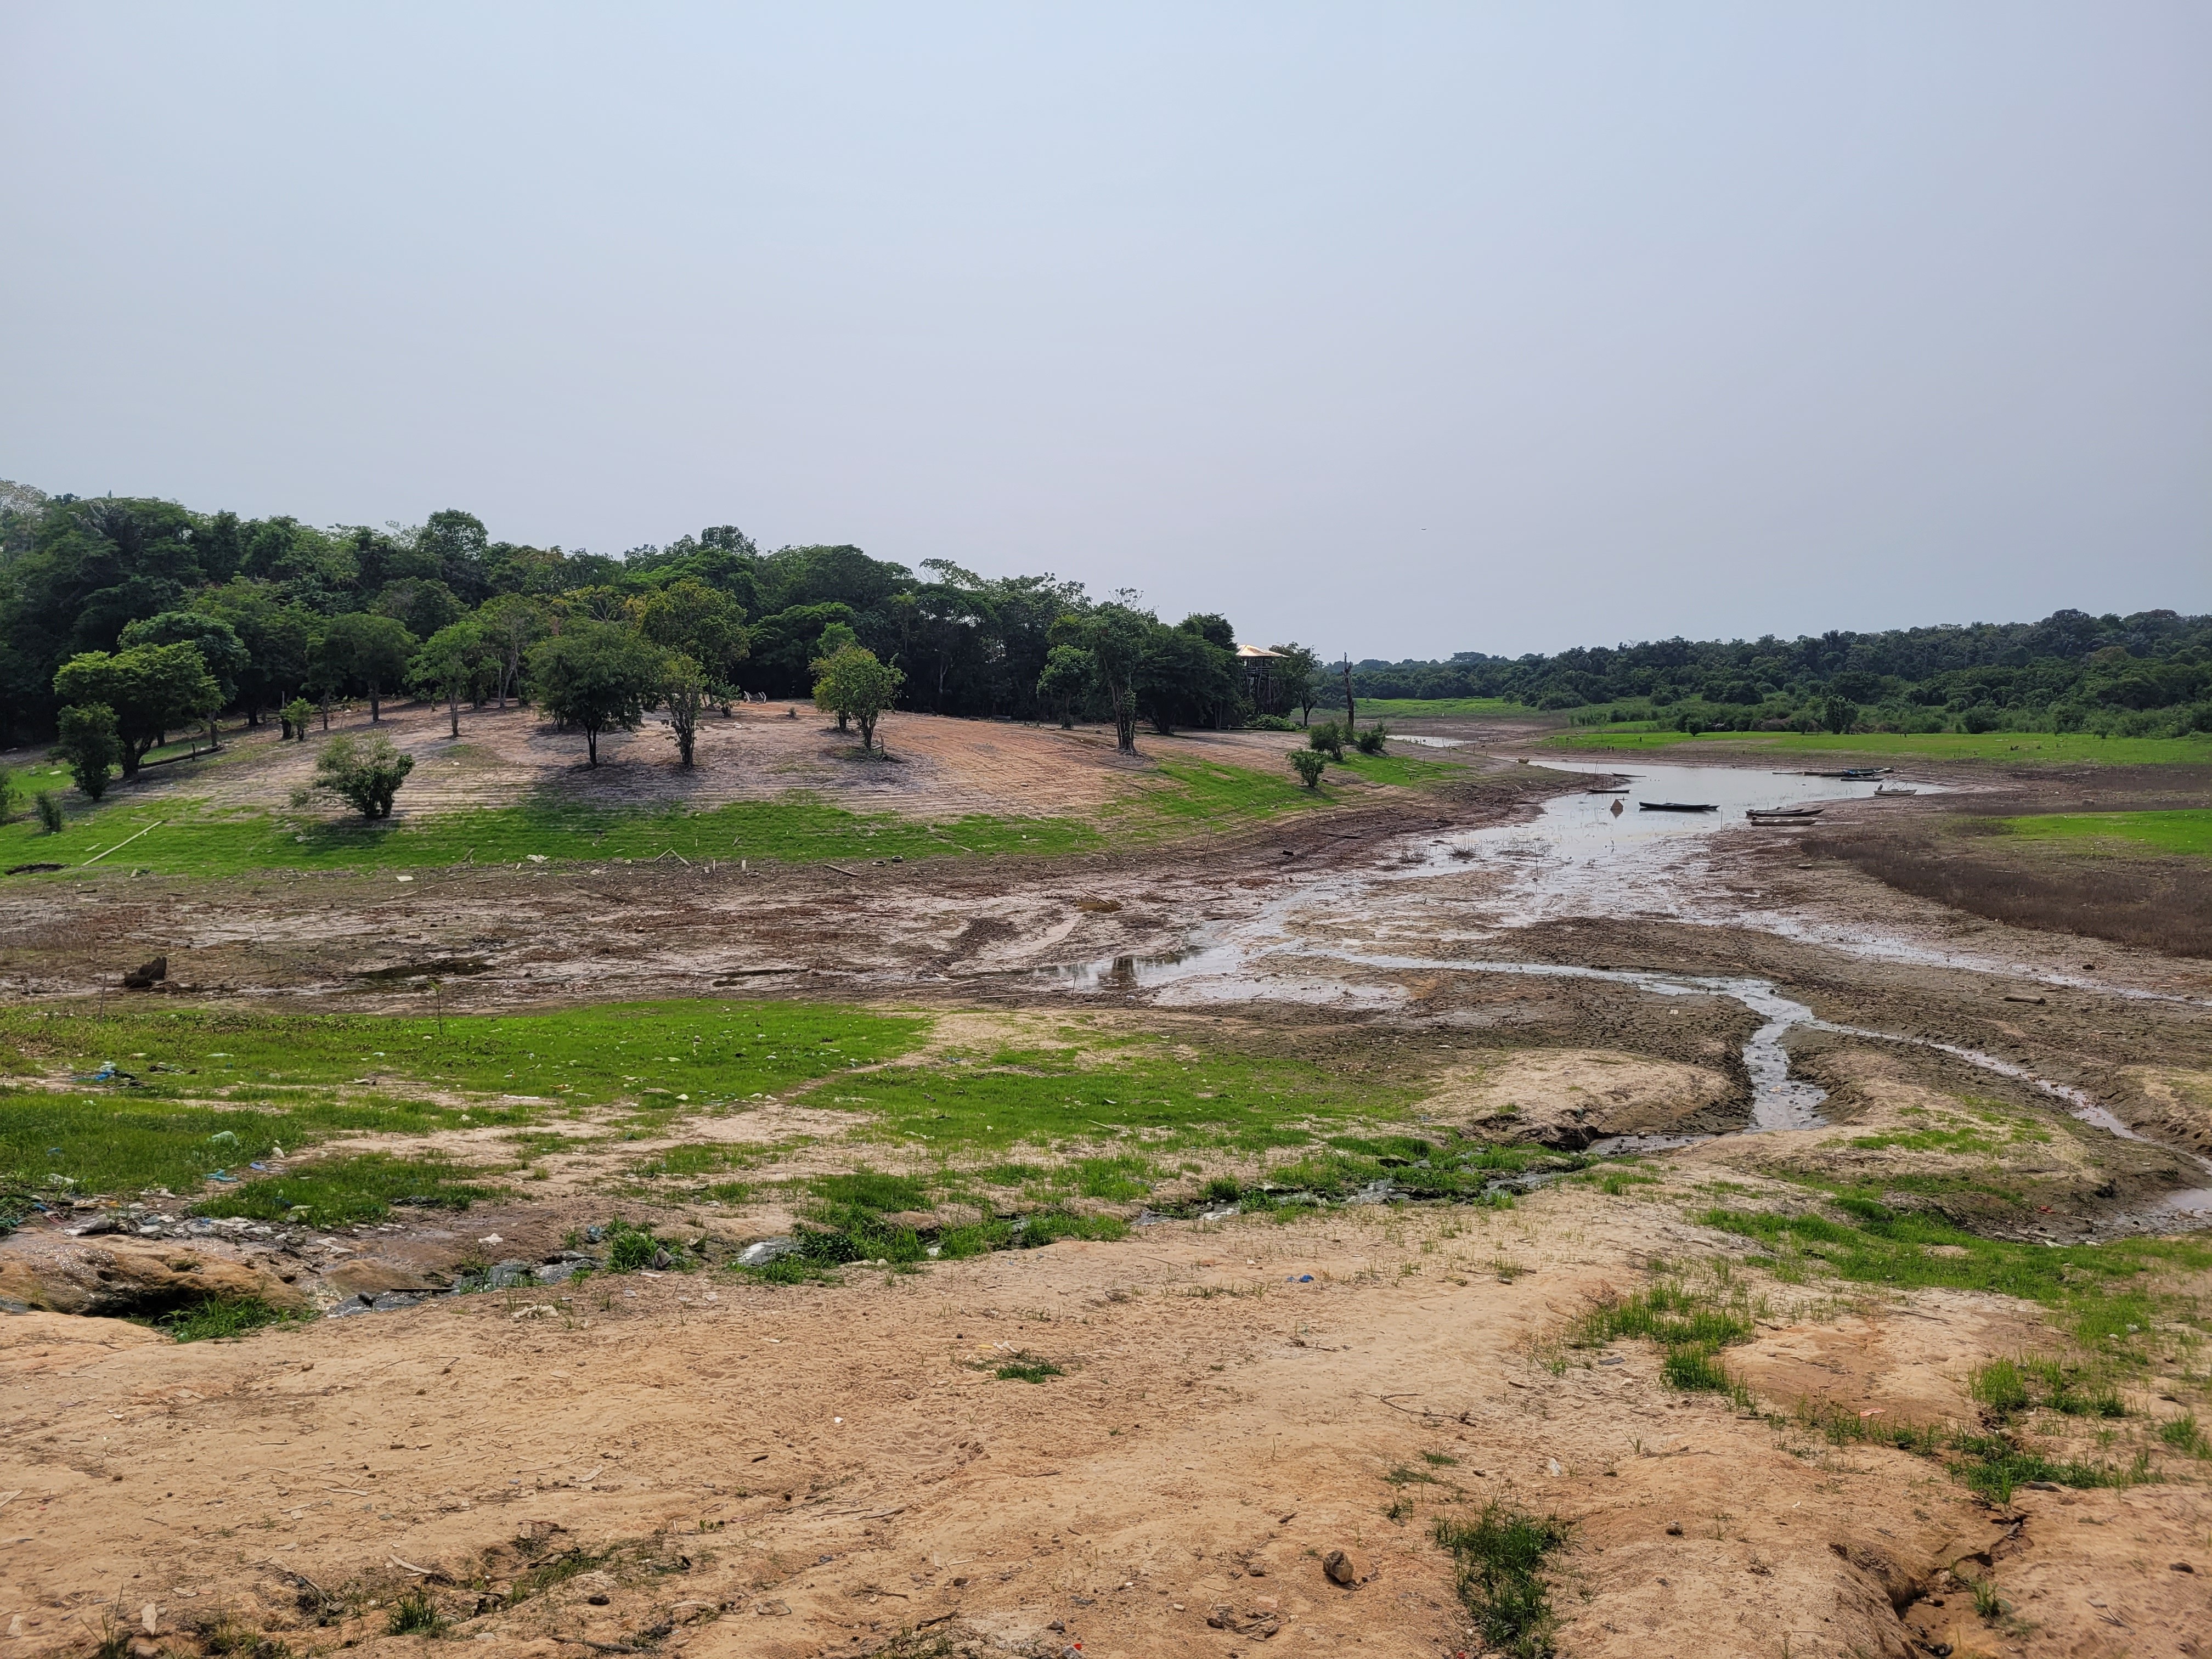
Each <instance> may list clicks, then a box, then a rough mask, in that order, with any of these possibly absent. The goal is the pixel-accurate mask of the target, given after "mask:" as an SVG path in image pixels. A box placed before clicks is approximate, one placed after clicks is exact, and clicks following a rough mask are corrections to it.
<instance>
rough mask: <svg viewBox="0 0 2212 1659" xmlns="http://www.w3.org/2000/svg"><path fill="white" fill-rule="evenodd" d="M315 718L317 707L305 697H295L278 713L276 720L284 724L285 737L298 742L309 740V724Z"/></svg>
mask: <svg viewBox="0 0 2212 1659" xmlns="http://www.w3.org/2000/svg"><path fill="white" fill-rule="evenodd" d="M314 717H315V705H314V704H313V703H311V702H308V701H307V699H306V698H305V697H295V698H293V699H292V701H291V702H288V703H286V704H285V705H284V706H283V708H280V709H278V710H277V711H276V718H277V719H279V720H283V722H284V735H285V736H286V737H288V738H293V739H294V740H295V741H296V742H300V743H305V742H307V722H308V721H310V720H313V719H314Z"/></svg>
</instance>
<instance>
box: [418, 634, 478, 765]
mask: <svg viewBox="0 0 2212 1659" xmlns="http://www.w3.org/2000/svg"><path fill="white" fill-rule="evenodd" d="M488 654H489V653H488V652H487V649H486V647H485V645H484V638H483V630H482V629H479V628H478V627H477V624H476V623H475V621H474V620H473V619H469V620H465V621H461V622H455V623H447V624H446V625H445V626H444V627H443V628H441V629H439V630H438V631H437V632H436V633H435V634H433V635H430V637H429V638H428V639H427V640H425V641H423V642H422V649H421V650H420V651H417V652H416V653H415V660H414V662H413V664H412V665H410V669H409V672H410V675H411V677H412V678H413V681H414V684H415V688H416V690H417V691H418V692H420V693H421V694H422V695H423V696H428V697H430V698H433V699H435V698H438V697H443V698H444V699H445V700H446V714H447V719H448V720H451V722H452V724H453V736H454V737H456V738H458V737H459V736H460V735H461V693H462V692H464V691H466V690H470V689H471V687H472V686H474V685H475V684H476V683H477V677H478V676H479V675H481V674H482V673H483V670H484V663H485V659H486V657H487V655H488Z"/></svg>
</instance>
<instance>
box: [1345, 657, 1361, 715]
mask: <svg viewBox="0 0 2212 1659" xmlns="http://www.w3.org/2000/svg"><path fill="white" fill-rule="evenodd" d="M1358 725H1359V707H1358V704H1357V703H1355V702H1352V653H1350V652H1348V651H1347V652H1346V653H1345V656H1344V729H1345V730H1346V731H1347V732H1350V731H1352V730H1355V729H1356V728H1357V727H1358Z"/></svg>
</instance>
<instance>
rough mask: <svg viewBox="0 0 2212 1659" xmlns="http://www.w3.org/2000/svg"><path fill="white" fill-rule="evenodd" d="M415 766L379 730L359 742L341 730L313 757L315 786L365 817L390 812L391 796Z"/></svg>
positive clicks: (385, 814) (413, 760)
mask: <svg viewBox="0 0 2212 1659" xmlns="http://www.w3.org/2000/svg"><path fill="white" fill-rule="evenodd" d="M414 769H415V757H414V756H412V755H404V754H402V753H400V751H399V750H398V748H397V747H396V746H395V745H394V744H393V743H392V739H391V738H387V737H386V736H384V735H383V733H381V732H379V733H378V734H377V735H376V736H375V737H373V738H370V739H369V740H368V742H366V743H363V742H362V740H361V739H360V738H356V737H355V736H353V734H352V733H350V732H341V733H339V734H338V735H337V737H335V738H331V740H330V741H329V742H328V743H326V744H324V745H323V749H322V752H321V753H320V754H319V755H317V756H316V757H315V787H316V788H318V789H327V790H329V791H330V792H331V793H332V794H334V795H336V796H337V797H338V798H339V799H341V800H343V801H344V802H345V803H346V805H349V806H350V807H352V808H353V809H354V811H356V812H359V813H360V814H361V815H362V817H365V818H388V817H391V816H392V797H393V796H394V795H396V794H398V793H399V785H400V783H401V781H403V780H404V778H405V777H406V776H407V775H408V774H409V773H410V772H411V771H413V770H414Z"/></svg>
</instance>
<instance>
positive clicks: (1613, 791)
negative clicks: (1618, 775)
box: [1583, 787, 1628, 795]
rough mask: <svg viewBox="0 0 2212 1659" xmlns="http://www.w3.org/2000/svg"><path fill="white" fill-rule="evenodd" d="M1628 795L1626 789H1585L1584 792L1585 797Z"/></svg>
mask: <svg viewBox="0 0 2212 1659" xmlns="http://www.w3.org/2000/svg"><path fill="white" fill-rule="evenodd" d="M1583 793H1584V794H1585V795H1625V794H1626V793H1628V790H1627V788H1626V787H1621V788H1619V789H1585V790H1583Z"/></svg>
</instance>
